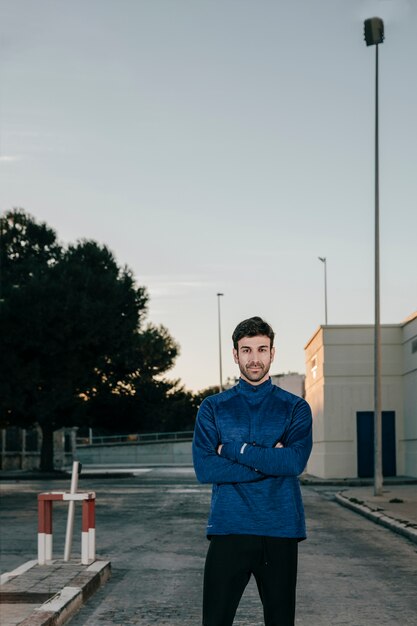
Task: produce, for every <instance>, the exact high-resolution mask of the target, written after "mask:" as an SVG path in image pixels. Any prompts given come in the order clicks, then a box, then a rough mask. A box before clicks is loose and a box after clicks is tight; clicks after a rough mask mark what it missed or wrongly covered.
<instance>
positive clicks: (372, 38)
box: [364, 17, 384, 46]
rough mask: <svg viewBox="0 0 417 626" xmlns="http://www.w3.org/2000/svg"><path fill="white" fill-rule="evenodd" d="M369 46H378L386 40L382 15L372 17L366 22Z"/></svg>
mask: <svg viewBox="0 0 417 626" xmlns="http://www.w3.org/2000/svg"><path fill="white" fill-rule="evenodd" d="M364 26H365V28H364V30H365V41H366V45H367V46H377V45H378V44H379V43H382V42H383V41H384V22H383V21H382V20H381V18H380V17H370V18H369V19H368V20H365V22H364Z"/></svg>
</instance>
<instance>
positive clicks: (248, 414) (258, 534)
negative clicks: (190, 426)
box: [193, 317, 312, 626]
mask: <svg viewBox="0 0 417 626" xmlns="http://www.w3.org/2000/svg"><path fill="white" fill-rule="evenodd" d="M273 343H274V332H273V330H272V328H271V327H270V326H269V324H267V323H266V322H265V321H264V320H262V319H261V318H260V317H252V318H250V319H247V320H244V321H243V322H241V323H240V324H238V326H237V327H236V329H235V331H234V333H233V356H234V360H235V363H237V364H238V366H239V369H240V380H239V382H238V384H237V385H236V386H235V387H232V388H231V389H228V390H227V391H224V392H223V393H220V394H216V395H214V396H210V397H208V398H206V399H205V400H204V401H203V402H202V404H201V406H200V409H199V411H198V415H197V422H196V428H195V433H194V440H193V458H194V467H195V472H196V475H197V478H198V480H199V481H200V482H202V483H213V491H212V500H211V508H210V515H209V520H208V525H207V536H208V538H209V539H210V546H209V549H208V552H207V558H206V565H205V570H204V591H203V626H231V625H232V624H233V619H234V616H235V613H236V610H237V607H238V605H239V601H240V599H241V597H242V594H243V591H244V589H245V587H246V585H247V583H248V581H249V579H250V577H251V575H252V574H253V575H254V577H255V580H256V583H257V586H258V590H259V595H260V598H261V601H262V604H263V611H264V620H265V625H266V626H293V625H294V619H295V617H294V616H295V590H296V579H297V550H298V542H299V541H301V540H302V539H305V537H306V531H305V521H304V511H303V504H302V500H301V491H300V485H299V480H298V478H297V477H298V475H299V474H301V472H302V471H303V470H304V468H305V466H306V463H307V460H308V457H309V455H310V452H311V447H312V432H311V428H312V420H311V411H310V407H309V406H308V404H307V403H306V402H305V400H303V399H302V398H299V397H298V396H295V395H293V394H291V393H288V392H287V391H284V390H283V389H280V388H279V387H277V386H275V385H273V384H272V382H271V379H270V377H269V369H270V366H271V363H272V361H273V360H274V355H275V348H274V346H273Z"/></svg>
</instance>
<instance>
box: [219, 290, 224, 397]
mask: <svg viewBox="0 0 417 626" xmlns="http://www.w3.org/2000/svg"><path fill="white" fill-rule="evenodd" d="M222 296H224V293H218V294H217V319H218V326H219V373H220V385H219V387H220V391H223V372H222V327H221V316H220V298H221V297H222Z"/></svg>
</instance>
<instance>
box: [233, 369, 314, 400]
mask: <svg viewBox="0 0 417 626" xmlns="http://www.w3.org/2000/svg"><path fill="white" fill-rule="evenodd" d="M238 381H239V378H238V377H237V376H236V377H234V378H228V379H227V380H226V382H225V383H224V385H223V389H230V387H234V386H235V385H236V383H237V382H238ZM271 381H272V383H273V384H274V385H276V386H277V387H281V389H285V391H289V392H291V393H294V394H295V395H296V396H300V397H301V398H304V381H305V375H304V374H297V373H296V372H288V373H287V374H271Z"/></svg>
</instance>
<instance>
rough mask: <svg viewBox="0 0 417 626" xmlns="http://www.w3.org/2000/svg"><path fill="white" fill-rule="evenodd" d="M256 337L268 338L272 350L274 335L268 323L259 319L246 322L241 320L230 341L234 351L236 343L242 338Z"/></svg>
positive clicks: (250, 319)
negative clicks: (263, 336)
mask: <svg viewBox="0 0 417 626" xmlns="http://www.w3.org/2000/svg"><path fill="white" fill-rule="evenodd" d="M258 335H265V336H266V337H269V339H270V340H271V348H272V346H273V345H274V337H275V333H274V331H273V330H272V328H271V326H270V325H269V324H268V322H265V321H264V320H263V319H262V318H261V317H250V318H249V319H247V320H243V322H240V324H238V325H237V326H236V328H235V330H234V331H233V335H232V340H233V347H234V349H235V350H237V347H238V346H237V344H238V341H239V340H240V339H243V337H257V336H258Z"/></svg>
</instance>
